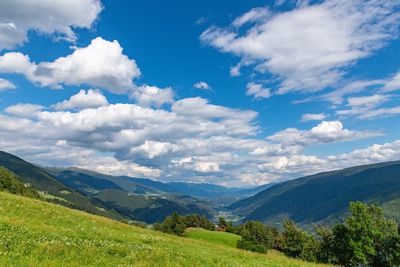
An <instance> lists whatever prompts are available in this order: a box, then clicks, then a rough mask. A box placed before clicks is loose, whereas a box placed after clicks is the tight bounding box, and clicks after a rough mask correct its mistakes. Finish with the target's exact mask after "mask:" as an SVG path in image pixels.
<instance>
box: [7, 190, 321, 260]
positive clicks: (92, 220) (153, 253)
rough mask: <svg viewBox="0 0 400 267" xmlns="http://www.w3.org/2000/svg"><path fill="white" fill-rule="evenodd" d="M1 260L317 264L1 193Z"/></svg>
mask: <svg viewBox="0 0 400 267" xmlns="http://www.w3.org/2000/svg"><path fill="white" fill-rule="evenodd" d="M0 255H1V256H0V266H304V267H307V266H320V265H316V264H310V263H305V262H301V261H297V260H292V259H289V258H286V257H284V256H282V255H280V254H278V253H275V252H271V253H270V254H268V255H261V254H255V253H251V252H246V251H241V250H237V249H235V248H230V247H226V246H222V245H217V244H213V243H209V242H205V241H200V240H191V239H189V238H180V237H176V236H170V235H166V234H162V233H159V232H155V231H152V230H148V229H141V228H136V227H133V226H129V225H125V224H122V223H119V222H116V221H113V220H110V219H107V218H103V217H98V216H95V215H90V214H87V213H84V212H81V211H77V210H71V209H68V208H65V207H61V206H58V205H54V204H51V203H46V202H42V201H39V200H34V199H28V198H24V197H20V196H15V195H11V194H8V193H0Z"/></svg>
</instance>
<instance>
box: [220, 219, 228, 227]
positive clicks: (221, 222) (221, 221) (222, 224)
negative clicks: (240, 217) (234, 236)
mask: <svg viewBox="0 0 400 267" xmlns="http://www.w3.org/2000/svg"><path fill="white" fill-rule="evenodd" d="M218 227H219V228H227V227H228V223H227V222H226V220H225V218H224V217H219V218H218Z"/></svg>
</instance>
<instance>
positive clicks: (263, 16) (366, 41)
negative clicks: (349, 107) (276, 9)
mask: <svg viewBox="0 0 400 267" xmlns="http://www.w3.org/2000/svg"><path fill="white" fill-rule="evenodd" d="M397 7H398V3H396V2H390V1H389V2H385V3H381V2H380V1H361V0H357V1H345V0H327V1H325V2H323V3H320V4H313V5H302V6H299V7H297V8H296V9H293V10H291V11H286V12H282V13H272V12H270V11H269V10H268V9H267V8H257V9H252V10H250V11H249V12H247V13H246V14H244V15H242V16H241V17H238V18H236V19H235V20H234V21H233V22H232V25H231V27H226V28H218V27H215V26H213V27H210V28H208V29H207V30H206V31H204V32H203V33H202V34H201V36H200V39H201V40H202V42H203V43H206V44H208V45H210V46H213V47H215V48H217V49H219V50H220V51H222V52H228V53H233V54H235V55H237V56H240V57H241V58H242V61H245V62H246V65H253V66H255V70H256V71H258V72H261V73H263V72H269V73H272V74H273V75H277V76H278V77H279V78H280V79H281V82H280V84H279V90H278V91H277V92H278V93H279V94H285V93H289V92H294V91H301V92H315V91H318V90H321V89H324V88H325V87H328V86H331V85H333V84H335V83H336V82H338V81H339V80H340V79H341V78H342V77H343V75H344V74H345V72H346V70H345V68H346V67H349V66H351V65H352V64H353V63H354V62H356V61H357V60H359V59H362V58H366V57H368V56H369V55H371V53H373V52H374V51H375V50H377V49H379V48H380V47H382V46H383V45H384V44H385V42H386V41H387V40H390V39H392V38H395V37H396V36H397V35H398V23H399V20H400V18H399V16H398V15H397V12H396V8H397ZM244 24H250V25H251V26H250V27H249V29H247V30H238V29H237V28H240V27H241V26H243V25H244ZM232 26H233V27H232ZM238 73H239V70H238V69H237V68H236V69H234V72H233V74H238Z"/></svg>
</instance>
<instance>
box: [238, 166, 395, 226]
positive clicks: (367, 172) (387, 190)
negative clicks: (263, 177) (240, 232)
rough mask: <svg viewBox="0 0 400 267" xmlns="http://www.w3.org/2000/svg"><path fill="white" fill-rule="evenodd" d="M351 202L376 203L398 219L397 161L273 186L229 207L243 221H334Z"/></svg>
mask: <svg viewBox="0 0 400 267" xmlns="http://www.w3.org/2000/svg"><path fill="white" fill-rule="evenodd" d="M351 201H362V202H366V203H379V204H380V205H382V207H383V208H384V209H385V212H386V214H387V215H389V216H391V217H392V218H394V219H396V220H400V213H398V212H396V211H398V210H399V209H400V206H399V205H400V161H396V162H387V163H379V164H372V165H365V166H358V167H352V168H348V169H344V170H340V171H333V172H325V173H320V174H316V175H311V176H307V177H303V178H299V179H295V180H291V181H288V182H284V183H281V184H278V185H275V186H273V187H271V188H268V189H267V190H265V191H263V192H261V193H259V194H257V195H255V196H253V197H250V198H247V199H243V200H241V201H238V202H236V203H234V204H233V205H231V206H230V208H231V209H233V210H234V211H235V212H236V213H239V214H240V215H244V216H246V218H245V219H246V220H260V221H263V222H267V223H273V222H274V221H275V220H276V221H278V220H282V218H283V217H290V218H291V219H293V220H294V221H296V222H298V223H301V224H310V223H315V222H334V221H335V220H336V219H337V218H339V217H341V216H343V215H344V214H345V212H346V210H347V206H348V204H349V202H351Z"/></svg>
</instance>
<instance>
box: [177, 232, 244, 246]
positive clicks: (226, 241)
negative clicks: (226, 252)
mask: <svg viewBox="0 0 400 267" xmlns="http://www.w3.org/2000/svg"><path fill="white" fill-rule="evenodd" d="M184 236H185V237H188V238H192V239H197V240H204V241H207V242H211V243H215V244H220V245H224V246H228V247H232V248H236V244H237V242H238V241H239V240H241V239H242V237H241V236H240V235H236V234H232V233H225V232H218V231H209V230H205V229H203V228H188V229H186V231H185V233H184Z"/></svg>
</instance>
